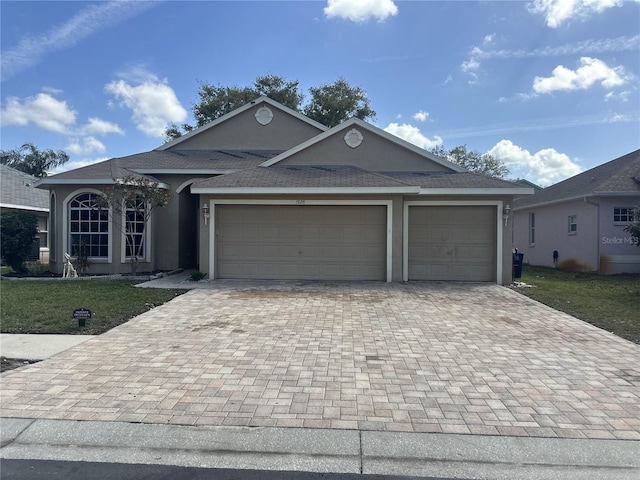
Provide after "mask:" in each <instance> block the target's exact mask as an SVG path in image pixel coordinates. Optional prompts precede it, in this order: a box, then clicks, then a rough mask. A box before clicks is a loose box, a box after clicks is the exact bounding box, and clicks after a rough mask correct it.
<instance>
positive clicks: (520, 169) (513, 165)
mask: <svg viewBox="0 0 640 480" xmlns="http://www.w3.org/2000/svg"><path fill="white" fill-rule="evenodd" d="M487 153H488V154H490V155H493V156H494V157H495V158H497V159H498V160H502V161H503V162H504V164H505V165H506V166H507V167H509V168H510V170H511V171H512V172H513V173H515V174H518V175H519V176H520V177H524V178H525V179H527V180H529V181H531V182H533V183H537V184H538V185H542V186H546V185H550V184H552V183H554V182H557V181H560V180H564V179H565V178H568V177H572V176H574V175H577V174H578V173H580V172H581V171H582V170H581V168H580V167H579V166H578V165H577V164H575V163H574V162H573V161H572V160H571V158H569V157H568V156H567V155H566V154H564V153H560V152H557V151H556V150H554V149H553V148H545V149H543V150H540V151H538V152H536V153H533V154H532V153H530V152H529V151H528V150H525V149H524V148H522V147H519V146H517V145H514V144H513V142H511V140H500V141H499V142H498V143H496V144H495V145H494V146H493V148H491V150H489V151H488V152H487Z"/></svg>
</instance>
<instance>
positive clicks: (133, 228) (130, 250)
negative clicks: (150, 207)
mask: <svg viewBox="0 0 640 480" xmlns="http://www.w3.org/2000/svg"><path fill="white" fill-rule="evenodd" d="M147 220H148V219H147V203H146V202H145V200H144V198H143V197H142V196H140V195H136V196H135V199H133V198H132V199H129V200H125V210H124V221H125V225H126V228H125V257H126V258H131V257H133V256H135V257H138V258H142V259H144V258H146V256H147V255H146V241H145V240H146V239H145V233H146V232H145V226H146V223H147Z"/></svg>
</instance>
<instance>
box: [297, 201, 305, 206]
mask: <svg viewBox="0 0 640 480" xmlns="http://www.w3.org/2000/svg"><path fill="white" fill-rule="evenodd" d="M296 205H304V200H296Z"/></svg>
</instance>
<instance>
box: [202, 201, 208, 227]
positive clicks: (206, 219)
mask: <svg viewBox="0 0 640 480" xmlns="http://www.w3.org/2000/svg"><path fill="white" fill-rule="evenodd" d="M202 214H203V215H204V224H205V225H207V224H208V223H209V205H207V204H206V203H203V204H202Z"/></svg>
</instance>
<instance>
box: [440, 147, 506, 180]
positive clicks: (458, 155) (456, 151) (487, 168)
mask: <svg viewBox="0 0 640 480" xmlns="http://www.w3.org/2000/svg"><path fill="white" fill-rule="evenodd" d="M429 152H431V153H433V154H434V155H438V156H439V157H442V158H445V159H447V160H449V161H450V162H453V163H455V164H458V165H460V166H461V167H463V168H465V169H467V170H469V171H470V172H475V173H482V174H483V175H488V176H490V177H496V178H505V177H506V176H507V175H509V169H508V168H507V166H506V165H505V164H504V163H503V162H502V160H500V159H498V158H496V157H494V156H493V155H490V154H488V153H485V154H482V153H480V152H478V151H477V150H468V149H467V146H466V145H460V146H458V147H455V148H452V149H451V150H447V149H445V148H443V147H435V148H432V149H430V150H429Z"/></svg>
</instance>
